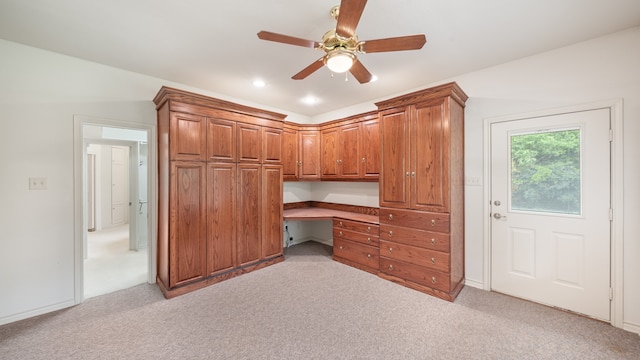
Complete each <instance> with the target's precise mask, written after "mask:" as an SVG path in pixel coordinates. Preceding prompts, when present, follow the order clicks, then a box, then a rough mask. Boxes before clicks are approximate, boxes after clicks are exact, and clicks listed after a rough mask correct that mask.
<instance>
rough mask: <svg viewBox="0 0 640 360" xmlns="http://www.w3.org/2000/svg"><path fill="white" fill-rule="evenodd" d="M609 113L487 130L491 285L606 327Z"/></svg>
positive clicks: (538, 120) (505, 124)
mask: <svg viewBox="0 0 640 360" xmlns="http://www.w3.org/2000/svg"><path fill="white" fill-rule="evenodd" d="M609 134H610V114H609V109H597V110H589V111H580V112H573V113H567V114H560V115H553V116H544V117H536V118H529V119H522V120H514V121H505V122H498V123H493V124H492V125H491V185H490V187H491V200H490V201H491V216H492V220H491V223H492V225H491V288H492V290H494V291H497V292H501V293H505V294H509V295H512V296H516V297H520V298H523V299H527V300H531V301H535V302H538V303H542V304H545V305H549V306H554V307H559V308H562V309H567V310H570V311H574V312H577V313H581V314H584V315H587V316H590V317H594V318H597V319H601V320H606V321H608V320H610V260H611V257H610V246H611V235H610V226H611V220H610V216H611V215H610V207H611V201H610V198H611V185H610V182H611V176H610V161H611V156H610V144H611V143H610V135H609Z"/></svg>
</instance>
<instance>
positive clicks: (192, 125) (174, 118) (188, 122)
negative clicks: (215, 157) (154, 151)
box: [169, 112, 207, 161]
mask: <svg viewBox="0 0 640 360" xmlns="http://www.w3.org/2000/svg"><path fill="white" fill-rule="evenodd" d="M206 126H207V123H206V121H205V117H203V116H198V115H192V114H185V113H179V112H174V113H172V114H171V120H170V125H169V131H170V134H169V139H170V146H169V151H170V159H171V160H187V161H188V160H194V161H201V160H204V159H205V156H206V144H207V142H206V136H207V135H206V132H205V129H206Z"/></svg>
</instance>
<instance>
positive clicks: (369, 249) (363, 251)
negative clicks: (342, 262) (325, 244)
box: [333, 239, 378, 270]
mask: <svg viewBox="0 0 640 360" xmlns="http://www.w3.org/2000/svg"><path fill="white" fill-rule="evenodd" d="M333 256H334V257H340V258H343V259H347V260H350V261H353V262H355V263H358V264H360V265H363V266H366V267H369V268H372V269H376V270H377V269H378V248H377V247H373V246H368V245H363V244H360V243H356V242H353V241H347V240H342V239H333Z"/></svg>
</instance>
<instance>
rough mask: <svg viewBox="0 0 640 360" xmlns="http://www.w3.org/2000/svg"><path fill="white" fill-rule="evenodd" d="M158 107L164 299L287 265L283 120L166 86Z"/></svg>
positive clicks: (157, 100) (160, 281) (160, 276)
mask: <svg viewBox="0 0 640 360" xmlns="http://www.w3.org/2000/svg"><path fill="white" fill-rule="evenodd" d="M154 102H155V104H156V107H157V110H158V161H159V162H158V175H159V176H158V277H157V283H158V285H159V286H160V288H161V290H162V292H163V294H164V295H165V297H167V298H169V297H173V296H177V295H180V294H183V293H186V292H189V291H192V290H195V289H198V288H201V287H204V286H206V285H209V284H212V283H216V282H219V281H222V280H225V279H228V278H230V277H233V276H237V275H240V274H242V273H245V272H248V271H252V270H255V269H259V268H262V267H264V266H267V265H271V264H274V263H277V262H280V261H282V260H283V259H284V258H283V251H282V211H283V204H282V177H283V171H282V160H283V149H282V144H283V141H282V136H283V121H284V117H285V116H284V115H281V114H277V113H272V112H268V111H264V110H260V109H255V108H250V107H245V106H241V105H238V104H233V103H229V102H226V101H222V100H218V99H214V98H209V97H205V96H201V95H197V94H193V93H188V92H184V91H181V90H176V89H171V88H167V87H163V88H161V89H160V91H159V92H158V94H157V95H156V97H155V99H154Z"/></svg>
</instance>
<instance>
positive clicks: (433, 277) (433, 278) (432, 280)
mask: <svg viewBox="0 0 640 360" xmlns="http://www.w3.org/2000/svg"><path fill="white" fill-rule="evenodd" d="M431 283H432V284H435V283H436V277H435V276H432V277H431Z"/></svg>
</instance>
